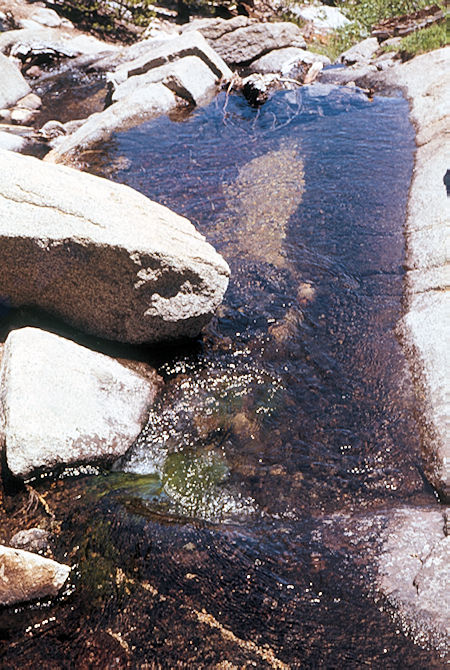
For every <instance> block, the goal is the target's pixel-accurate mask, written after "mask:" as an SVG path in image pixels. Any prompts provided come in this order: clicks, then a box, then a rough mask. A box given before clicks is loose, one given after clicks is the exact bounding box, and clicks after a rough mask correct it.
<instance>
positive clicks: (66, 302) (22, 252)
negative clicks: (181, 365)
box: [0, 89, 229, 344]
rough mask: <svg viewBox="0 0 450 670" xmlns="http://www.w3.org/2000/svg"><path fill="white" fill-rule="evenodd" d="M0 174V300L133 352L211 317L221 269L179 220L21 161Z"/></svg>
mask: <svg viewBox="0 0 450 670" xmlns="http://www.w3.org/2000/svg"><path fill="white" fill-rule="evenodd" d="M166 90H167V89H166ZM118 104H119V103H118ZM0 167H1V171H2V174H3V177H2V180H1V183H0V296H2V298H3V301H7V302H8V303H9V304H10V305H12V306H17V307H19V306H21V305H28V306H36V307H39V308H42V309H44V310H45V311H47V312H49V313H51V314H54V315H56V316H58V317H60V318H61V319H63V320H64V321H66V322H68V323H70V324H72V325H74V326H75V327H77V328H79V329H81V330H84V331H86V332H88V333H91V334H94V335H98V336H100V337H104V338H107V339H111V340H119V341H121V342H131V343H135V344H137V343H144V342H162V341H167V340H176V339H179V338H184V337H196V336H197V335H198V334H199V332H200V330H201V329H202V327H203V326H204V325H205V324H206V323H207V322H208V321H209V320H210V319H211V317H212V315H213V314H214V312H215V310H216V308H217V307H218V306H219V304H220V303H221V301H222V297H223V294H224V293H225V290H226V288H227V285H228V276H229V268H228V266H227V264H226V263H225V261H224V260H223V258H222V257H221V256H220V255H219V254H218V253H217V252H216V251H215V250H214V249H213V247H212V246H211V245H209V244H208V243H207V242H206V241H205V239H204V237H203V236H202V235H200V234H199V233H198V232H197V231H196V230H195V228H194V226H193V225H192V224H191V223H190V222H189V221H188V220H187V219H185V218H183V217H181V216H179V215H177V214H175V213H174V212H171V211H170V210H169V209H167V208H166V207H163V206H161V205H158V204H157V203H154V202H152V201H151V200H149V199H148V198H146V197H145V196H143V195H141V194H140V193H137V192H136V191H134V190H133V189H131V188H129V187H128V186H123V185H121V184H115V183H113V182H109V181H107V180H106V179H101V178H99V177H94V176H92V175H89V174H85V173H80V172H78V171H76V170H72V169H71V168H67V167H62V166H57V165H50V164H47V163H42V162H40V161H37V159H35V158H31V157H28V156H19V155H17V154H12V153H9V152H0ZM81 193H82V194H83V197H80V194H81Z"/></svg>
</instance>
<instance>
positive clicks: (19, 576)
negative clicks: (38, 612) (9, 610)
mask: <svg viewBox="0 0 450 670" xmlns="http://www.w3.org/2000/svg"><path fill="white" fill-rule="evenodd" d="M69 573H70V567H69V566H68V565H63V564H61V563H57V562H56V561H53V560H51V559H48V558H44V557H43V556H39V555H38V554H34V553H31V552H29V551H22V550H21V549H13V548H11V547H5V546H3V545H0V605H14V604H16V603H23V602H27V601H30V600H37V599H38V598H48V597H50V596H56V595H57V594H58V593H59V591H60V590H61V588H62V587H63V586H64V584H65V582H66V581H67V578H68V576H69Z"/></svg>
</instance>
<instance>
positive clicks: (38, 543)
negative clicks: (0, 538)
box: [9, 528, 51, 554]
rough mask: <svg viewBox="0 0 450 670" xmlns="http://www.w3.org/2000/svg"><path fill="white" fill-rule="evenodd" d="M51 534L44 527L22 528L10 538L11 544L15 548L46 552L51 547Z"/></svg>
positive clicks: (37, 552)
mask: <svg viewBox="0 0 450 670" xmlns="http://www.w3.org/2000/svg"><path fill="white" fill-rule="evenodd" d="M50 537H51V534H50V533H49V532H48V531H47V530H43V529H42V528H30V529H29V530H20V531H19V532H18V533H16V534H15V535H14V536H13V537H12V538H11V540H10V542H9V544H10V546H11V547H13V548H14V549H23V550H26V551H32V552H34V553H36V554H40V553H44V554H45V553H46V552H47V551H48V550H49V549H50Z"/></svg>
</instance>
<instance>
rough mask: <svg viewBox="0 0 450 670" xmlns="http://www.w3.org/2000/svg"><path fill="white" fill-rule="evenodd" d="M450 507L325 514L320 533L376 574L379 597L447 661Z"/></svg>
mask: <svg viewBox="0 0 450 670" xmlns="http://www.w3.org/2000/svg"><path fill="white" fill-rule="evenodd" d="M445 519H446V512H445V509H443V508H442V507H438V506H426V507H406V506H405V507H398V508H397V509H395V508H394V509H390V510H389V509H387V510H380V511H377V512H374V513H372V514H363V513H361V514H355V515H354V516H346V515H339V514H336V515H334V516H333V517H331V518H329V519H324V520H323V521H322V522H321V524H319V526H318V533H319V534H320V537H321V539H323V541H324V543H325V544H326V545H327V546H329V547H330V548H332V549H334V550H338V549H339V550H340V551H342V550H344V551H345V550H348V551H350V554H351V555H352V556H353V559H354V560H355V561H356V562H357V563H358V562H362V563H364V565H365V569H366V571H367V572H369V573H370V574H371V577H372V579H373V583H374V588H375V598H376V600H377V602H378V603H379V604H380V605H381V608H382V609H386V610H387V611H388V612H389V613H390V614H391V616H392V617H393V618H394V620H395V621H396V623H397V624H398V625H399V626H400V627H401V628H402V629H403V630H404V631H405V632H407V633H408V634H409V635H410V636H411V637H412V638H413V639H414V640H415V642H416V643H418V644H419V645H421V646H428V645H431V646H432V647H434V648H435V649H437V650H438V651H439V653H440V655H441V658H442V661H443V663H445V660H444V659H446V658H448V656H449V654H450V646H449V631H450V615H449V612H450V601H449V595H448V589H447V588H446V586H445V585H446V584H448V580H449V577H450V574H449V570H450V568H449V566H450V546H449V538H448V537H447V533H446V523H445Z"/></svg>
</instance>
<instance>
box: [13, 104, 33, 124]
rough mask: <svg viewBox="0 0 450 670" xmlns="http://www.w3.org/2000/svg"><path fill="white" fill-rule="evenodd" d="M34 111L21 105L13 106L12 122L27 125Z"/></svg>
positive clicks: (31, 119)
mask: <svg viewBox="0 0 450 670" xmlns="http://www.w3.org/2000/svg"><path fill="white" fill-rule="evenodd" d="M35 115H36V112H33V111H31V110H30V109H24V108H22V107H15V108H14V109H13V110H12V111H11V121H12V123H17V125H19V126H28V125H29V124H30V123H31V122H32V121H33V119H34V117H35Z"/></svg>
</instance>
